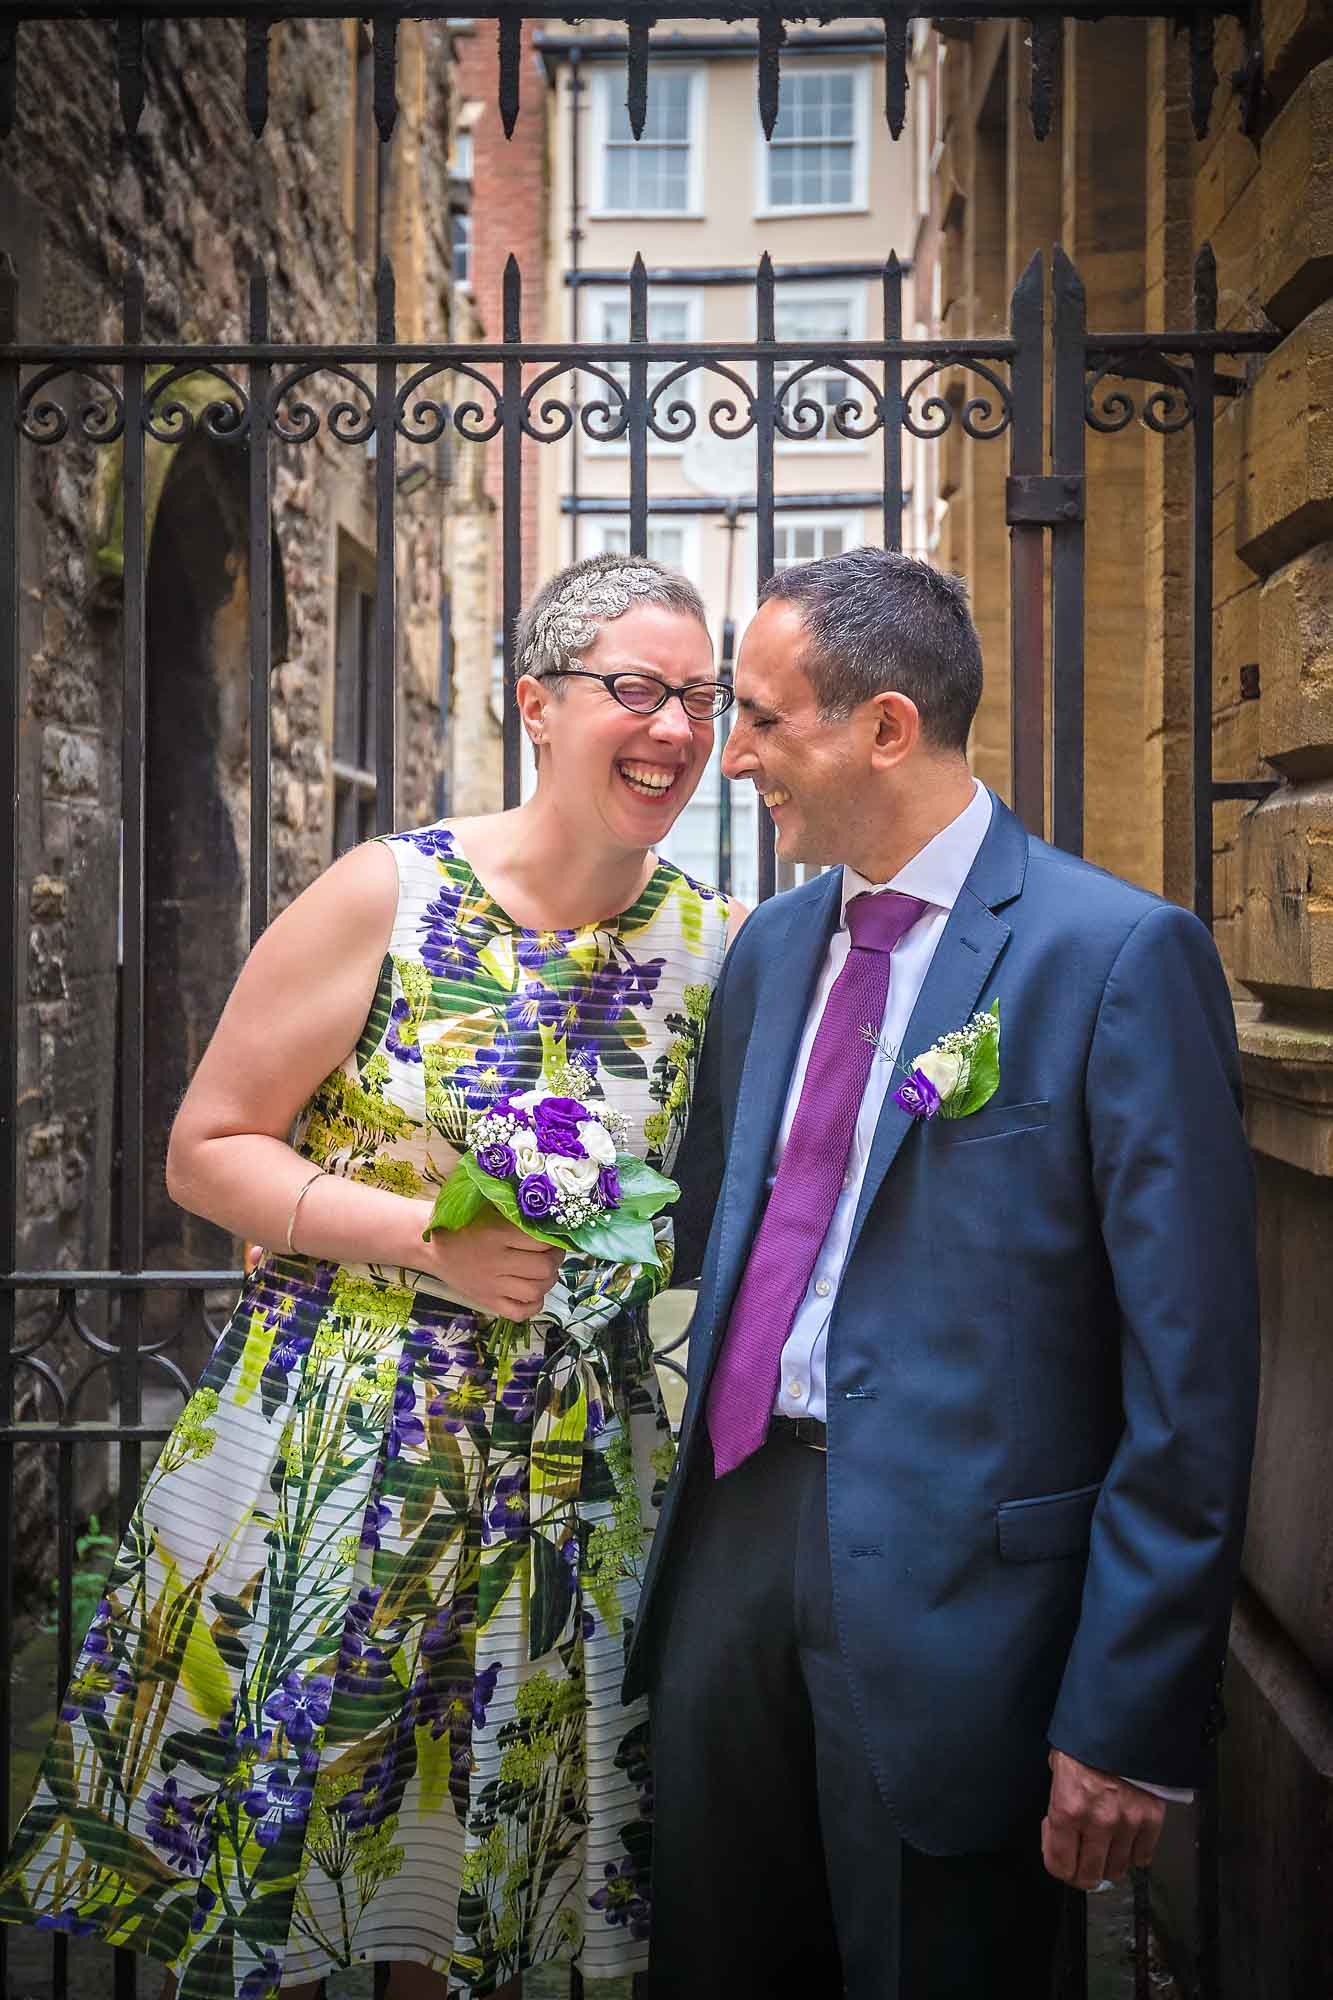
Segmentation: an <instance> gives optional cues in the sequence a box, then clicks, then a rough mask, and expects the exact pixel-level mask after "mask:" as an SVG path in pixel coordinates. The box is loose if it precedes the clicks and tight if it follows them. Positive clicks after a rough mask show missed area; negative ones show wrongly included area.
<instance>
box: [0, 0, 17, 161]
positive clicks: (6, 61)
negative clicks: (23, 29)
mask: <svg viewBox="0 0 1333 2000" xmlns="http://www.w3.org/2000/svg"><path fill="white" fill-rule="evenodd" d="M18 69H19V24H18V22H17V21H16V20H15V19H14V18H13V17H12V16H11V18H10V19H9V20H8V21H0V139H7V138H8V137H9V135H10V133H11V132H12V131H13V129H14V120H15V119H16V118H17V117H18Z"/></svg>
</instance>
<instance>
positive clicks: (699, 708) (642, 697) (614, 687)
mask: <svg viewBox="0 0 1333 2000" xmlns="http://www.w3.org/2000/svg"><path fill="white" fill-rule="evenodd" d="M542 679H543V680H544V681H555V680H581V681H600V682H601V684H602V686H603V687H604V688H605V689H606V691H607V693H608V694H609V695H610V696H611V699H612V700H613V701H618V702H619V703H620V706H621V707H622V708H628V709H629V710H630V711H631V712H632V713H633V714H635V715H656V713H657V711H658V709H659V708H663V707H665V705H666V704H667V702H669V701H670V699H671V697H672V695H673V694H674V695H675V697H676V699H677V700H678V701H679V703H680V705H681V707H682V708H683V709H684V711H685V713H686V715H688V716H689V718H690V721H691V722H712V721H713V720H714V719H715V718H716V717H717V716H719V715H725V714H726V712H727V710H728V709H729V708H730V707H731V704H732V702H733V701H734V700H735V699H736V690H735V689H734V688H733V687H732V685H731V683H730V682H729V681H686V683H685V685H684V687H672V686H671V685H670V683H669V682H667V681H663V680H659V679H658V677H657V675H656V674H635V673H619V674H594V673H590V672H589V671H588V669H587V668H586V667H556V668H554V669H553V670H552V671H551V672H550V673H548V674H543V675H542Z"/></svg>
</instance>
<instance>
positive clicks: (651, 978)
mask: <svg viewBox="0 0 1333 2000" xmlns="http://www.w3.org/2000/svg"><path fill="white" fill-rule="evenodd" d="M665 965H666V960H665V959H664V958H649V959H645V960H643V961H642V963H640V964H637V965H636V964H631V965H630V967H629V989H628V996H627V997H628V1000H629V1004H630V1006H631V1007H651V1006H652V1004H653V995H654V994H655V993H656V991H657V987H658V982H659V980H660V979H661V977H662V969H663V967H664V966H665Z"/></svg>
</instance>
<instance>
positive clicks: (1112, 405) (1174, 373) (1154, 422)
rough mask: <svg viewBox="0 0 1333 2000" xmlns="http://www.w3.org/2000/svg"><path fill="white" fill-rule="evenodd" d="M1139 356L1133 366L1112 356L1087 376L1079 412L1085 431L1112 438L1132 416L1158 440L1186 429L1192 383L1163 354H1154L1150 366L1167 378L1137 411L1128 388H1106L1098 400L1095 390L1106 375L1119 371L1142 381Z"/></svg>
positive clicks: (1190, 418) (1121, 357)
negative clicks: (1092, 373)
mask: <svg viewBox="0 0 1333 2000" xmlns="http://www.w3.org/2000/svg"><path fill="white" fill-rule="evenodd" d="M1142 362H1143V357H1142V356H1140V357H1139V363H1138V365H1137V366H1136V365H1135V363H1134V360H1133V358H1132V357H1130V356H1128V355H1124V354H1116V355H1112V357H1111V359H1110V360H1109V361H1107V362H1106V363H1105V364H1104V366H1102V367H1101V368H1099V369H1098V370H1097V372H1096V374H1095V375H1092V376H1090V377H1089V379H1088V382H1087V386H1086V387H1085V389H1084V392H1083V413H1084V417H1085V420H1086V422H1087V424H1088V427H1089V429H1091V430H1094V431H1100V432H1101V433H1102V434H1103V435H1104V436H1113V435H1114V434H1115V433H1116V432H1117V431H1123V430H1125V429H1127V428H1128V426H1129V425H1130V424H1132V423H1133V421H1134V419H1135V417H1136V416H1137V417H1138V418H1140V420H1141V421H1142V423H1143V424H1144V425H1145V426H1146V427H1147V429H1148V430H1150V431H1155V432H1156V433H1157V435H1158V436H1159V437H1172V436H1174V435H1175V433H1176V432H1177V431H1183V430H1187V429H1188V428H1189V426H1190V424H1191V423H1193V421H1194V383H1193V380H1192V378H1191V377H1190V375H1189V374H1188V373H1187V372H1186V370H1185V369H1183V368H1181V367H1179V366H1178V364H1177V363H1176V362H1174V361H1172V360H1170V359H1169V357H1168V356H1167V355H1165V354H1154V355H1153V356H1152V358H1151V365H1152V366H1153V367H1154V368H1160V369H1161V370H1162V372H1163V373H1164V375H1165V376H1166V377H1167V379H1166V380H1165V381H1164V382H1161V383H1159V384H1158V386H1157V387H1156V388H1154V389H1151V390H1150V391H1149V393H1148V394H1147V395H1146V396H1145V397H1144V399H1143V408H1142V409H1141V410H1140V409H1139V407H1138V405H1137V404H1136V403H1135V400H1134V397H1133V396H1132V394H1131V393H1130V391H1129V390H1128V389H1125V388H1115V389H1108V390H1107V391H1106V393H1105V394H1104V395H1103V396H1102V397H1101V398H1100V400H1099V399H1098V394H1097V391H1098V389H1099V388H1100V387H1101V385H1102V383H1104V382H1105V381H1106V380H1107V378H1108V377H1109V376H1118V375H1121V374H1122V372H1123V374H1124V375H1126V376H1129V377H1135V376H1137V377H1139V378H1140V379H1142Z"/></svg>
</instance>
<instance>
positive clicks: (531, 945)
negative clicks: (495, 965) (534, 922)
mask: <svg viewBox="0 0 1333 2000" xmlns="http://www.w3.org/2000/svg"><path fill="white" fill-rule="evenodd" d="M577 936H578V932H577V931H520V932H519V934H518V962H519V964H520V965H524V966H526V967H527V968H528V970H529V971H530V972H540V971H541V969H542V967H543V966H544V965H545V964H546V962H547V960H548V959H553V958H564V957H565V956H566V955H567V947H568V946H569V945H570V944H572V942H573V941H574V939H575V938H576V937H577Z"/></svg>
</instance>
